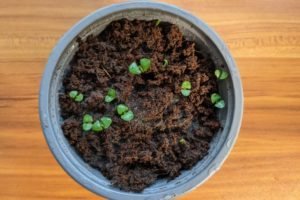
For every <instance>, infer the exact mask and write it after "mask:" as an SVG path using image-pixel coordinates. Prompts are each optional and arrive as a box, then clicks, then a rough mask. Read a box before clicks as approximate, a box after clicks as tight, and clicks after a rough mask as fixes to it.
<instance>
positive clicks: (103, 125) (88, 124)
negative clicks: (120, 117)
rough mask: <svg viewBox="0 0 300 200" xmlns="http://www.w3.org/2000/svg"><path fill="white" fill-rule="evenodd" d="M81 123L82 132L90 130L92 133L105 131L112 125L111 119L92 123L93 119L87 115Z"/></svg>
mask: <svg viewBox="0 0 300 200" xmlns="http://www.w3.org/2000/svg"><path fill="white" fill-rule="evenodd" d="M82 121H83V124H82V129H83V130H84V131H89V130H91V129H92V130H93V131H94V132H100V131H102V130H103V129H107V128H108V127H110V125H111V124H112V119H111V118H110V117H102V118H101V119H100V120H96V121H95V122H94V123H93V117H92V116H91V115H89V114H85V115H84V116H83V120H82Z"/></svg>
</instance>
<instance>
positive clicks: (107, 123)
mask: <svg viewBox="0 0 300 200" xmlns="http://www.w3.org/2000/svg"><path fill="white" fill-rule="evenodd" d="M100 121H101V124H102V126H103V128H105V129H107V128H108V127H110V125H111V123H112V119H111V118H110V117H102V118H101V119H100Z"/></svg>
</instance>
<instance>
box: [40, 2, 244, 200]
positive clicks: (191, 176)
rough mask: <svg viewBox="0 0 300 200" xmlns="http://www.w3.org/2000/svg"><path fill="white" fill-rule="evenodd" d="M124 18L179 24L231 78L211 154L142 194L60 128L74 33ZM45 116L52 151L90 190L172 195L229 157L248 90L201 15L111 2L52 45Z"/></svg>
mask: <svg viewBox="0 0 300 200" xmlns="http://www.w3.org/2000/svg"><path fill="white" fill-rule="evenodd" d="M120 18H129V19H146V20H151V19H160V20H161V21H168V22H171V23H174V24H176V25H178V26H179V27H180V29H181V31H182V32H183V33H184V35H185V36H186V37H187V38H189V39H191V40H194V41H196V42H197V43H198V44H201V45H204V46H205V48H207V50H209V51H210V52H211V54H212V55H213V57H214V58H215V61H216V65H217V66H220V65H224V66H225V67H226V68H227V70H228V71H229V73H230V77H229V78H228V79H227V80H225V81H222V82H220V86H219V87H220V88H219V89H220V93H221V96H222V97H223V99H224V100H225V102H226V104H227V105H226V108H225V109H222V110H220V112H219V114H218V115H219V118H220V120H221V123H222V125H223V127H224V128H223V129H222V130H220V131H219V133H217V135H216V136H215V137H214V139H213V141H212V143H211V148H210V151H209V154H208V155H207V156H206V157H205V158H204V159H203V160H201V161H200V162H198V164H197V165H196V166H194V167H193V168H192V169H191V170H188V171H183V173H182V174H181V175H180V176H179V177H177V178H175V179H174V180H171V181H167V180H159V181H157V182H156V183H155V184H154V185H152V186H151V187H148V188H146V189H145V190H144V191H143V192H141V193H133V192H124V191H121V190H119V189H118V188H115V187H113V186H112V185H111V183H110V181H109V180H107V179H106V178H105V177H103V176H102V174H101V173H100V172H99V171H98V170H96V169H94V168H92V167H90V166H89V165H88V164H86V163H85V162H84V161H83V160H82V159H81V158H80V157H79V155H77V153H76V152H75V151H74V149H73V148H72V147H71V146H70V145H69V143H68V141H67V140H66V138H65V137H64V134H63V132H62V130H61V128H60V124H61V122H62V119H61V117H60V113H59V104H58V92H59V89H60V88H61V85H62V78H63V75H64V73H65V71H66V70H67V69H68V68H69V61H70V59H71V58H72V57H73V55H74V52H75V51H76V50H77V44H76V42H75V38H76V37H77V36H80V37H82V38H86V37H87V36H88V35H90V34H98V33H99V32H101V31H102V30H103V29H104V28H105V26H106V25H108V24H109V23H110V22H111V21H113V20H117V19H120ZM39 111H40V120H41V124H42V128H43V132H44V135H45V138H46V141H47V143H48V145H49V148H50V150H51V151H52V153H53V155H54V156H55V158H56V160H57V161H58V162H59V164H60V165H61V166H62V167H63V168H64V170H65V171H66V172H67V173H68V174H69V175H70V176H71V177H73V179H74V180H76V181H77V182H78V183H80V184H81V185H82V186H84V187H85V188H87V189H89V190H90V191H92V192H94V193H96V194H99V195H101V196H104V197H107V198H109V199H114V200H117V199H122V200H133V199H143V200H157V199H165V200H166V199H172V198H174V197H176V196H178V195H182V194H183V193H185V192H188V191H190V190H192V189H194V188H195V187H197V186H199V185H200V184H202V183H204V182H205V181H206V180H207V179H208V178H209V177H211V176H212V175H213V174H214V173H215V172H216V171H217V170H218V169H220V167H221V165H222V164H223V162H224V161H225V159H226V158H227V156H228V155H229V153H230V150H231V149H232V147H233V145H234V143H235V141H236V139H237V136H238V132H239V129H240V125H241V120H242V113H243V91H242V84H241V80H240V77H239V73H238V70H237V68H236V66H235V63H234V61H233V59H232V57H231V55H230V53H229V51H228V49H227V47H226V46H225V44H224V43H223V42H222V40H221V39H220V38H219V37H218V36H217V34H216V33H215V32H214V31H213V30H212V29H211V28H209V27H208V26H207V25H206V24H205V23H204V22H203V21H202V20H200V19H198V18H196V17H194V16H192V15H191V14H189V13H188V12H186V11H183V10H181V9H179V8H177V7H175V6H172V5H169V4H163V3H156V2H149V1H138V2H137V1H135V2H127V3H121V4H115V5H111V6H108V7H105V8H102V9H99V10H97V11H96V12H94V13H92V14H90V15H89V16H87V17H85V18H84V19H82V20H81V21H79V22H78V23H77V24H76V25H75V26H73V27H72V28H71V29H70V30H69V31H68V32H67V33H65V35H64V36H63V37H62V38H61V39H60V40H59V42H58V44H57V45H56V47H55V48H54V49H53V51H52V53H51V55H50V57H49V60H48V63H47V65H46V69H45V72H44V76H43V79H42V82H41V88H40V101H39Z"/></svg>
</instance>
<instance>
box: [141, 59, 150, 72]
mask: <svg viewBox="0 0 300 200" xmlns="http://www.w3.org/2000/svg"><path fill="white" fill-rule="evenodd" d="M140 65H141V66H140V69H141V71H142V72H146V71H148V70H149V69H150V66H151V60H150V59H148V58H142V59H140Z"/></svg>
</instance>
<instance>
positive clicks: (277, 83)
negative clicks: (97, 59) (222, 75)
mask: <svg viewBox="0 0 300 200" xmlns="http://www.w3.org/2000/svg"><path fill="white" fill-rule="evenodd" d="M115 2H119V1H118V0H115V1H114V0H102V1H91V0H51V1H38V0H36V1H35V0H24V1H19V0H9V1H5V0H1V1H0V199H4V200H15V199H22V200H26V199H99V198H98V197H97V196H96V195H95V194H93V193H91V192H89V191H87V190H86V189H84V188H82V187H81V186H80V185H78V184H77V183H76V182H75V181H73V180H72V179H71V178H70V177H69V176H68V175H67V174H66V173H65V172H64V171H63V170H62V169H61V168H60V167H59V165H58V164H57V163H56V161H55V159H54V158H53V156H52V155H51V153H50V151H49V150H48V147H47V145H46V143H45V140H44V138H43V135H42V131H41V128H40V124H39V119H38V90H39V82H40V79H41V75H42V72H43V70H44V66H45V63H46V60H47V57H48V55H49V53H50V52H51V50H52V48H53V47H54V45H55V43H56V42H57V40H58V39H59V37H60V36H61V35H62V34H63V33H64V32H65V31H67V30H68V29H69V28H70V27H71V26H72V25H73V24H74V23H76V22H77V21H78V20H79V19H81V18H82V17H83V16H85V15H87V14H89V13H90V12H92V11H94V10H96V9H97V8H100V7H103V6H105V5H109V4H111V3H115ZM166 2H168V3H172V4H175V5H177V6H180V7H181V8H183V9H186V10H188V11H190V12H192V13H193V14H194V15H196V16H198V17H200V18H202V19H203V20H205V21H206V22H207V23H208V24H209V25H210V26H212V27H213V28H214V29H215V30H216V31H217V32H218V33H219V34H220V36H221V37H222V38H223V39H224V41H225V42H226V44H227V45H228V46H229V48H230V50H231V52H232V54H233V57H234V58H235V60H236V63H237V65H238V67H239V70H240V73H241V76H242V79H243V86H244V93H245V112H244V120H243V124H242V129H241V132H240V137H239V139H238V141H237V143H236V146H235V147H234V149H233V151H232V153H231V154H230V156H229V158H228V160H227V161H226V162H225V164H224V166H223V167H222V169H221V170H220V171H219V172H218V173H217V174H216V175H215V176H213V177H212V178H211V179H210V180H209V181H207V182H206V183H205V184H204V185H202V186H201V187H199V188H198V189H196V190H194V191H192V192H190V193H188V194H186V195H184V196H182V197H180V198H179V199H181V200H198V199H213V200H215V199H217V200H218V199H225V200H227V199H229V200H240V199H243V200H244V199H245V200H248V199H249V200H253V199H255V200H265V199H266V200H270V199H271V200H282V199H287V200H298V199H300V2H299V0H260V1H258V0H257V1H253V0H228V1H223V0H188V1H182V0H167V1H166Z"/></svg>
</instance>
